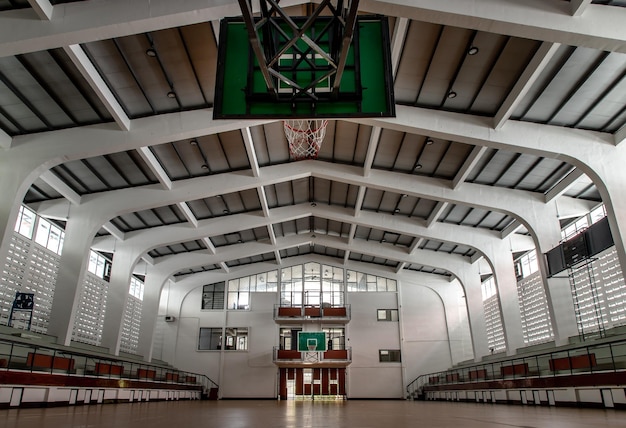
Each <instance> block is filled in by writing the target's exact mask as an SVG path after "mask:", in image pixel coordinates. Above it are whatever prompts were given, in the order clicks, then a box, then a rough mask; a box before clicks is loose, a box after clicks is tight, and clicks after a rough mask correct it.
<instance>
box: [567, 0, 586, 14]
mask: <svg viewBox="0 0 626 428" xmlns="http://www.w3.org/2000/svg"><path fill="white" fill-rule="evenodd" d="M570 5H571V14H572V16H581V15H582V14H583V13H585V10H587V8H588V7H589V5H591V0H570Z"/></svg>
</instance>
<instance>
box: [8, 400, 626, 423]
mask: <svg viewBox="0 0 626 428" xmlns="http://www.w3.org/2000/svg"><path fill="white" fill-rule="evenodd" d="M0 427H5V428H18V427H19V428H35V427H37V428H65V427H89V428H99V427H115V428H187V427H201V428H216V427H220V428H243V427H255V428H273V427H285V428H317V427H329V428H330V427H332V428H343V427H358V428H369V427H371V428H397V427H424V428H438V427H453V428H477V427H481V428H497V427H506V428H510V427H519V428H543V427H545V428H561V427H562V428H583V427H584V428H590V427H613V428H618V427H626V411H623V410H602V409H571V408H554V407H532V406H507V405H499V404H498V405H492V404H474V403H450V402H417V401H416V402H412V401H344V402H302V401H298V402H294V401H228V400H226V401H166V402H148V403H132V404H106V405H91V406H73V407H55V408H41V409H9V410H0Z"/></svg>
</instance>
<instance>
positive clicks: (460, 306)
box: [161, 274, 473, 399]
mask: <svg viewBox="0 0 626 428" xmlns="http://www.w3.org/2000/svg"><path fill="white" fill-rule="evenodd" d="M385 276H388V277H395V275H393V274H389V275H385ZM398 279H399V278H398ZM425 280H428V283H427V284H426V283H424V281H425ZM398 285H399V288H400V291H399V293H395V292H366V293H348V295H347V297H346V301H347V303H349V304H350V306H351V321H350V322H349V323H348V324H347V325H346V326H345V328H346V346H349V347H351V348H352V363H351V364H350V365H349V366H348V370H347V385H346V386H347V391H348V397H349V398H391V399H393V398H404V396H405V391H404V388H405V384H406V383H407V382H408V381H411V380H413V379H414V378H415V377H417V376H418V375H420V374H425V373H430V372H433V371H438V370H444V369H447V368H449V367H450V366H451V365H452V364H453V363H456V362H459V361H465V360H468V359H472V358H473V355H472V350H471V339H470V334H469V324H468V321H467V310H466V309H465V306H464V299H463V290H462V288H461V286H460V284H459V283H458V282H456V281H453V282H450V281H448V279H446V278H438V277H437V276H436V275H423V274H415V275H411V274H409V275H406V276H403V279H402V280H401V281H399V283H398ZM173 287H176V285H173ZM430 287H432V288H433V289H436V290H437V293H436V292H435V291H433V289H431V288H430ZM438 293H440V294H441V295H439V294H438ZM201 295H202V287H201V286H198V287H196V288H194V289H193V290H192V291H191V292H189V293H188V294H187V295H186V296H185V297H184V298H183V299H182V304H181V305H180V310H176V309H175V308H172V307H171V306H170V308H169V310H168V313H172V314H175V315H176V321H175V322H173V323H167V324H166V325H165V326H164V327H165V328H164V331H163V356H164V358H163V359H164V360H165V361H168V362H170V363H172V364H173V365H174V366H176V367H177V368H179V369H181V370H185V371H190V372H196V373H201V374H205V375H207V376H209V377H210V378H211V379H213V380H215V381H216V382H217V383H218V384H219V385H220V396H221V397H223V398H273V397H276V395H277V376H278V368H277V367H276V366H275V365H274V364H273V363H272V348H273V347H274V346H277V345H278V331H279V326H278V325H277V324H276V323H275V322H274V320H273V307H274V305H275V304H276V303H277V302H278V298H277V293H252V295H251V303H250V310H249V311H226V310H207V311H203V310H201V309H200V304H201V303H200V302H201V300H202V299H201ZM398 296H401V302H402V305H401V307H398V299H399V297H398ZM171 302H172V300H170V303H171ZM444 302H446V305H445V307H444ZM378 309H399V313H400V322H391V321H377V310H378ZM161 310H163V309H161ZM224 326H226V327H247V328H249V342H248V351H198V350H197V345H198V332H199V328H200V327H219V328H221V327H224ZM327 326H328V327H333V326H331V325H327ZM338 326H339V325H338ZM303 327H304V329H305V330H311V329H313V330H316V329H317V330H319V329H321V326H319V325H310V324H307V325H304V326H303ZM380 349H400V350H401V353H402V354H401V355H402V362H401V363H389V362H384V363H381V362H379V352H378V351H379V350H380Z"/></svg>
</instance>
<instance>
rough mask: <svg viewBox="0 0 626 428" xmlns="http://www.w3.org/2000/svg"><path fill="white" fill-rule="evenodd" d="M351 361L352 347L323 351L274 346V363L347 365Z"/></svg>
mask: <svg viewBox="0 0 626 428" xmlns="http://www.w3.org/2000/svg"><path fill="white" fill-rule="evenodd" d="M351 362H352V348H350V347H345V348H343V349H329V350H327V351H324V352H300V351H296V350H291V349H280V348H279V347H278V346H275V347H274V363H275V364H279V365H280V364H281V363H282V364H289V363H291V364H303V365H307V364H309V365H312V364H316V363H319V364H326V365H328V364H340V365H348V364H350V363H351Z"/></svg>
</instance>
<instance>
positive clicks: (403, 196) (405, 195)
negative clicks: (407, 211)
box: [400, 193, 409, 198]
mask: <svg viewBox="0 0 626 428" xmlns="http://www.w3.org/2000/svg"><path fill="white" fill-rule="evenodd" d="M400 197H401V198H408V197H409V195H407V194H406V193H403V194H402V195H400Z"/></svg>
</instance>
